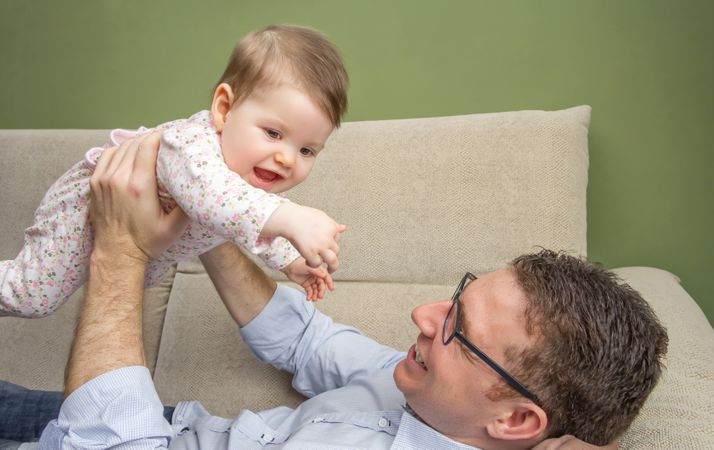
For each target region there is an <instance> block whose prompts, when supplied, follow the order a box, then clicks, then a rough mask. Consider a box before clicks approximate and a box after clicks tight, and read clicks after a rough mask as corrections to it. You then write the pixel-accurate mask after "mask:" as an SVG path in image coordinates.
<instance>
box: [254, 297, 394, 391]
mask: <svg viewBox="0 0 714 450" xmlns="http://www.w3.org/2000/svg"><path fill="white" fill-rule="evenodd" d="M304 298H305V295H304V294H303V293H301V292H299V291H297V290H295V289H292V288H289V287H287V286H282V285H279V286H278V289H277V290H276V291H275V294H274V295H273V298H272V299H271V301H270V302H269V303H268V305H266V307H265V308H264V309H263V311H261V313H260V314H258V316H256V317H255V318H254V319H253V320H252V321H250V322H249V323H248V324H247V325H245V326H244V327H243V328H242V329H241V335H242V337H243V339H244V340H245V342H246V343H247V344H248V346H249V348H250V349H251V351H252V352H253V354H254V355H255V356H256V357H257V358H258V359H260V360H261V361H263V362H267V363H269V364H272V365H273V366H275V367H276V368H278V369H281V370H286V371H288V372H291V373H293V374H294V377H293V387H294V388H295V389H296V390H298V391H299V392H300V393H302V394H303V395H306V396H308V397H312V396H314V395H317V394H319V393H321V392H324V391H328V390H332V389H337V388H339V387H342V386H344V385H346V384H348V383H349V382H350V381H351V380H352V379H354V378H355V377H358V376H362V375H366V374H369V373H372V372H374V371H377V370H380V369H384V368H388V367H392V366H394V365H396V364H397V363H398V362H399V361H401V360H402V359H404V356H405V353H404V352H399V351H397V350H395V349H393V348H391V347H387V346H385V345H382V344H379V343H378V342H376V341H374V340H372V339H370V338H368V337H367V336H365V335H364V334H362V333H361V332H359V331H358V330H357V329H355V328H353V327H349V326H346V325H342V324H339V323H335V322H333V320H332V319H331V318H330V317H328V316H327V315H325V314H323V313H322V312H320V311H319V310H317V309H315V307H314V306H313V304H312V303H310V302H306V301H305V300H304ZM276 324H280V325H279V326H276Z"/></svg>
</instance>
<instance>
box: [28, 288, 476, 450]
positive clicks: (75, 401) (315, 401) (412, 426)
mask: <svg viewBox="0 0 714 450" xmlns="http://www.w3.org/2000/svg"><path fill="white" fill-rule="evenodd" d="M276 324H280V326H276ZM240 332H241V335H242V337H243V339H244V340H245V342H246V343H247V344H248V346H249V347H250V349H251V350H252V352H253V353H254V354H255V355H256V357H257V358H258V359H260V360H261V361H264V362H267V363H270V364H272V365H273V366H275V367H277V368H279V369H282V370H286V371H289V372H291V373H293V374H295V375H294V378H293V387H294V388H295V389H296V390H298V391H299V392H301V393H302V394H304V395H305V396H307V397H309V399H308V400H306V401H305V402H303V403H302V404H301V405H300V406H298V407H297V408H295V409H292V408H287V407H279V408H274V409H270V410H267V411H261V412H258V413H255V412H252V411H248V410H243V411H242V412H241V413H240V414H239V415H238V417H236V418H234V419H224V418H222V417H216V416H211V415H210V414H209V413H208V412H207V411H206V410H205V408H204V407H203V406H202V405H201V404H200V403H199V402H195V401H193V402H181V403H179V404H178V405H177V406H176V410H175V411H174V415H173V419H172V422H173V424H172V425H169V424H168V422H166V420H165V419H164V418H163V415H162V411H163V407H162V404H161V401H160V399H159V397H158V395H157V393H156V390H155V388H154V385H153V382H152V380H151V375H150V373H149V371H148V370H147V369H146V368H145V367H141V366H133V367H125V368H121V369H117V370H113V371H111V372H107V373H105V374H103V375H101V376H99V377H97V378H95V379H93V380H91V381H89V382H88V383H86V384H84V385H83V386H81V387H80V388H79V389H77V390H76V391H75V392H74V393H72V395H70V396H69V397H68V398H67V400H66V401H65V402H64V404H63V405H62V408H61V410H60V414H59V417H58V418H57V420H54V421H52V422H50V424H49V425H48V426H47V428H45V430H44V432H43V434H42V438H41V439H40V445H39V448H41V449H60V448H61V449H74V448H107V447H111V448H117V449H159V448H170V449H210V450H216V449H263V448H266V449H300V450H304V449H369V450H375V449H405V450H406V449H429V450H438V449H472V448H473V447H470V446H467V445H463V444H459V443H458V442H455V441H453V440H451V439H449V438H447V437H446V436H444V435H442V434H440V433H439V432H437V431H435V430H434V429H432V428H430V427H429V426H427V425H425V424H424V423H422V422H420V421H419V420H417V419H416V418H415V417H414V416H412V415H411V414H409V413H408V412H406V411H405V410H404V404H405V400H404V396H403V395H402V393H401V392H400V391H399V389H397V387H396V385H395V383H394V379H393V372H394V367H395V366H396V364H397V363H398V362H399V361H401V360H402V359H404V357H405V354H404V353H403V352H398V351H396V350H394V349H393V348H390V347H386V346H384V345H381V344H379V343H377V342H375V341H373V340H372V339H369V338H368V337H366V336H364V335H363V334H361V333H360V332H359V331H357V330H356V329H354V328H352V327H348V326H345V325H341V324H337V323H334V322H333V321H332V319H330V318H329V317H328V316H326V315H324V314H322V313H321V312H320V311H318V310H316V309H315V307H314V306H313V304H312V303H310V302H306V301H305V294H303V293H302V292H299V291H296V290H294V289H291V288H288V287H285V286H279V287H278V289H277V290H276V292H275V294H274V295H273V298H272V299H271V301H270V303H269V304H268V305H267V306H266V307H265V308H264V309H263V311H262V312H261V313H260V314H259V315H258V316H257V317H255V318H254V319H253V320H252V321H251V322H250V323H249V324H247V325H246V326H244V327H243V328H242V329H241V330H240Z"/></svg>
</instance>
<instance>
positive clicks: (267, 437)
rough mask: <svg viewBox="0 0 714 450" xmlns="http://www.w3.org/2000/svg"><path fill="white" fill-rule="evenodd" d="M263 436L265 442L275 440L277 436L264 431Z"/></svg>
mask: <svg viewBox="0 0 714 450" xmlns="http://www.w3.org/2000/svg"><path fill="white" fill-rule="evenodd" d="M261 438H262V439H263V440H264V441H265V442H273V439H275V438H274V437H273V435H272V434H270V433H263V435H262V436H261Z"/></svg>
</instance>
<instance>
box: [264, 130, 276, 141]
mask: <svg viewBox="0 0 714 450" xmlns="http://www.w3.org/2000/svg"><path fill="white" fill-rule="evenodd" d="M265 134H267V135H268V137H269V138H271V139H280V133H279V132H278V131H276V130H273V129H270V128H268V129H266V130H265Z"/></svg>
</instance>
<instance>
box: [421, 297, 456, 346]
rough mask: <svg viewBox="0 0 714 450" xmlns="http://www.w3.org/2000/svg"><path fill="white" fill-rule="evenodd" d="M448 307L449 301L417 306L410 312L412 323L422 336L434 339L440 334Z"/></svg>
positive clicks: (449, 305)
mask: <svg viewBox="0 0 714 450" xmlns="http://www.w3.org/2000/svg"><path fill="white" fill-rule="evenodd" d="M450 307H451V302H450V301H449V300H444V301H441V302H436V303H427V304H426V305H421V306H417V307H416V308H414V310H412V321H413V322H414V323H415V324H416V326H417V328H419V331H421V333H422V334H423V335H424V336H426V337H428V338H429V339H434V338H435V337H436V336H437V335H438V334H439V333H441V328H442V327H443V325H444V319H445V318H446V313H447V312H449V308H450Z"/></svg>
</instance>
